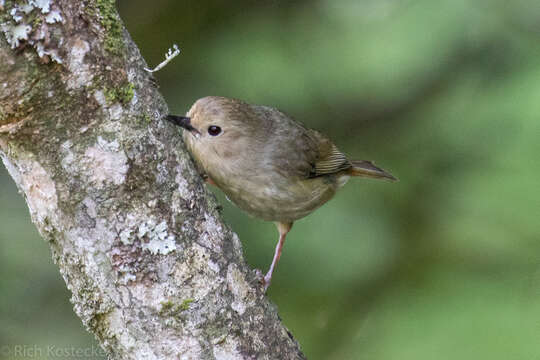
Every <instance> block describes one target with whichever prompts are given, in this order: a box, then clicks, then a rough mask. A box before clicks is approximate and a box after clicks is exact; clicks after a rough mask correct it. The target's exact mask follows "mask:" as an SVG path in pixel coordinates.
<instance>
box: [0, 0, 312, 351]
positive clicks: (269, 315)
mask: <svg viewBox="0 0 540 360" xmlns="http://www.w3.org/2000/svg"><path fill="white" fill-rule="evenodd" d="M0 23H1V27H0V32H1V34H0V64H2V65H1V68H0V156H1V158H2V160H3V162H4V164H5V166H6V168H7V169H8V171H9V173H10V174H11V176H12V177H13V179H14V181H15V182H16V184H17V186H18V188H19V189H20V191H21V193H22V195H23V196H24V197H25V199H26V202H27V204H28V207H29V210H30V214H31V217H32V221H33V222H34V223H35V225H36V227H37V228H38V230H39V232H40V234H41V235H42V236H43V237H44V238H45V239H46V240H47V241H48V242H49V244H50V247H51V251H52V255H53V258H54V260H55V262H56V263H57V264H58V266H59V269H60V272H61V274H62V276H63V278H64V279H65V281H66V284H67V286H68V288H69V290H70V291H71V292H72V302H73V304H74V309H75V312H76V313H77V315H78V316H79V317H80V318H81V319H82V321H83V323H84V325H85V326H86V327H87V328H88V329H89V330H90V331H91V332H92V333H94V334H95V335H96V337H97V339H98V341H99V342H100V343H101V345H102V346H103V347H104V349H105V350H106V351H107V352H108V354H109V355H110V357H111V358H115V359H169V358H174V359H178V358H180V359H214V358H215V359H274V358H280V359H297V358H303V355H302V353H301V351H300V350H299V346H298V344H297V343H296V342H295V341H294V340H293V339H292V336H290V333H289V332H288V331H287V330H286V328H285V327H284V326H283V325H282V324H281V323H280V320H279V318H278V315H277V311H276V309H275V307H273V306H272V305H271V304H270V303H269V302H268V301H267V300H266V298H265V296H264V294H263V292H262V288H261V286H260V284H259V283H258V279H257V276H256V275H255V273H254V272H253V271H250V269H249V268H248V267H247V265H246V264H245V262H244V260H243V257H242V248H241V244H240V241H239V239H238V237H237V236H236V235H235V234H234V233H233V232H232V231H231V230H230V229H229V228H228V227H227V226H226V225H224V224H223V222H222V220H221V218H220V215H219V212H218V210H217V208H218V205H217V203H216V201H215V199H214V198H213V197H212V195H211V194H210V193H209V192H208V191H207V190H206V189H205V187H204V185H203V183H202V181H201V179H200V177H199V176H198V174H197V172H196V171H195V169H194V167H193V164H192V161H191V159H190V157H189V155H188V153H187V152H186V150H185V147H184V144H183V143H182V141H181V138H180V136H179V134H178V132H177V131H178V130H177V129H174V128H173V127H172V126H171V125H169V124H167V123H166V122H163V121H162V120H161V119H162V118H163V117H164V115H166V114H167V106H166V104H165V102H164V100H163V98H162V97H161V95H160V94H159V93H158V91H157V88H156V86H155V84H154V82H153V81H152V79H151V75H149V74H148V73H146V72H144V71H143V68H144V66H145V64H144V61H143V59H142V58H141V56H140V54H139V52H138V49H137V48H136V46H135V45H134V44H133V42H132V41H131V39H130V38H129V35H128V34H127V32H126V31H125V30H124V29H123V25H122V23H121V21H120V19H119V17H118V15H117V13H116V10H115V9H114V2H113V1H111V0H94V1H91V0H88V1H68V0H50V1H45V0H42V1H39V2H36V1H34V0H29V1H26V2H21V1H9V0H5V1H2V2H1V3H0ZM21 29H22V30H24V31H22V33H24V34H25V35H24V36H19V35H20V34H21V32H20V31H21ZM15 30H17V31H19V32H15V33H14V31H15ZM14 34H15V35H14ZM14 36H15V38H16V39H15V40H14Z"/></svg>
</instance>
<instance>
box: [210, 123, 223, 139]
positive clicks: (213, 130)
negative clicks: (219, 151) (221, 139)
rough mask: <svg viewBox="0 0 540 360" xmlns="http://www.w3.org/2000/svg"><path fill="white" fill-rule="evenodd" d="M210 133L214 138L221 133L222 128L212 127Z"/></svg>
mask: <svg viewBox="0 0 540 360" xmlns="http://www.w3.org/2000/svg"><path fill="white" fill-rule="evenodd" d="M208 133H209V134H210V135H212V136H218V135H219V134H220V133H221V128H220V127H219V126H215V125H212V126H210V127H209V128H208Z"/></svg>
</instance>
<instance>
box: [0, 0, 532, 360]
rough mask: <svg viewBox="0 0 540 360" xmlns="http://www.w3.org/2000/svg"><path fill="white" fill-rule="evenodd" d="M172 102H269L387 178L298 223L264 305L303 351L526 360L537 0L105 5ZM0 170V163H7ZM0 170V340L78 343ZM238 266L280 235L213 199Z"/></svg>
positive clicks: (53, 278)
mask: <svg viewBox="0 0 540 360" xmlns="http://www.w3.org/2000/svg"><path fill="white" fill-rule="evenodd" d="M119 8H120V12H121V14H122V17H123V19H124V21H125V23H126V25H127V28H128V29H129V31H130V33H131V35H132V37H133V38H134V40H135V41H136V43H137V44H138V45H139V47H140V49H141V52H142V54H143V56H144V57H145V59H146V60H147V61H148V63H149V64H150V65H155V64H157V63H159V62H160V61H161V60H162V58H163V54H164V53H165V51H166V49H167V48H169V47H171V46H172V44H173V43H178V44H179V45H180V47H181V48H182V54H181V55H180V56H179V57H178V58H176V59H175V60H174V61H173V62H172V63H171V64H169V65H168V66H167V67H166V68H165V69H164V70H162V71H160V72H158V73H157V74H156V78H157V80H158V83H159V84H160V86H161V88H162V91H163V93H164V95H165V97H166V98H167V100H168V102H169V106H170V108H171V112H174V113H184V112H186V111H187V110H188V109H189V106H190V105H191V104H192V103H193V102H194V101H195V100H196V99H197V98H199V97H202V96H206V95H223V96H229V97H237V98H241V99H245V100H247V101H249V102H253V103H259V104H265V105H272V106H276V107H278V108H280V109H282V110H284V111H285V112H287V113H289V114H291V115H292V116H294V117H295V118H297V119H298V120H301V121H303V122H304V123H305V124H307V125H308V126H310V127H314V128H317V129H320V130H322V131H323V132H325V133H327V134H328V135H330V136H331V137H332V138H333V139H334V140H335V141H336V143H337V144H338V145H339V146H340V148H341V149H342V150H344V151H345V152H347V153H348V154H350V155H351V157H353V158H358V159H371V160H375V161H376V162H377V164H379V165H381V166H382V167H384V168H386V169H389V170H391V171H392V172H393V173H394V174H395V175H396V176H398V177H399V178H400V180H401V181H400V182H399V183H385V182H375V181H370V180H354V181H351V182H349V184H348V185H347V186H346V187H345V188H344V189H343V190H342V191H341V192H340V193H339V194H338V195H337V197H336V198H335V199H334V200H332V201H331V202H330V203H329V204H327V205H325V206H324V207H322V208H321V209H320V210H318V211H316V212H315V213H313V214H312V215H310V216H309V217H307V218H306V219H303V220H301V221H298V222H297V223H296V224H295V226H294V228H293V230H292V232H291V234H290V235H289V238H288V242H287V244H286V245H285V249H284V255H283V257H282V260H281V263H280V266H279V267H278V270H277V273H276V274H275V277H274V281H273V284H272V287H271V288H270V291H269V296H270V298H271V299H272V300H273V301H274V302H275V303H276V304H277V305H278V306H279V311H280V315H281V316H282V318H283V321H284V323H285V324H286V325H287V326H288V327H289V328H290V329H291V330H292V332H293V334H294V335H295V336H296V337H297V339H298V340H299V341H300V343H301V344H302V346H303V349H304V350H305V353H306V354H307V356H308V357H309V358H310V359H369V360H376V359H381V360H382V359H401V360H406V359H424V358H425V359H433V358H435V359H478V358H481V359H482V358H489V359H492V360H494V359H504V360H506V359H537V358H540V320H539V319H540V255H539V254H540V241H539V234H540V184H539V182H540V180H539V178H540V161H539V155H540V140H539V139H540V2H538V1H537V0H518V1H511V2H510V1H504V0H491V1H488V0H479V1H475V2H472V1H460V0H457V1H456V0H453V1H451V0H437V1H430V0H393V1H391V0H363V1H360V0H356V1H353V0H340V1H335V0H319V1H268V2H254V1H247V0H241V1H236V2H234V3H233V2H230V1H218V0H213V1H197V2H184V1H172V0H155V1H152V2H148V1H141V0H131V1H127V0H122V1H119ZM2 171H4V170H2ZM0 175H1V177H0V184H1V187H0V203H1V204H2V206H1V207H0V222H1V225H2V226H0V247H1V251H0V269H1V271H2V274H3V276H2V277H1V278H0V294H1V295H0V303H1V306H0V323H1V324H2V325H3V326H2V327H0V345H1V344H36V343H37V344H46V345H48V344H56V345H57V346H67V345H74V346H90V345H82V344H91V343H90V342H91V341H92V340H91V338H90V336H89V335H87V334H85V333H84V331H83V330H82V327H81V325H80V324H79V322H78V320H77V319H76V318H75V316H74V315H73V313H72V310H71V307H70V305H69V303H68V298H69V294H68V293H67V291H66V290H65V286H64V285H63V283H62V281H61V279H60V276H59V274H58V271H57V270H56V268H55V267H54V266H53V265H52V264H51V260H50V257H49V255H48V251H47V246H46V244H44V242H43V241H41V240H40V239H39V238H38V234H37V233H36V231H35V229H34V228H33V227H32V225H31V224H30V221H29V217H28V214H27V211H26V209H25V206H24V203H23V200H22V198H21V197H20V196H18V195H17V194H16V190H15V188H14V185H13V184H12V181H11V180H10V179H9V178H8V177H7V175H6V174H5V171H4V172H2V173H1V174H0ZM218 197H219V198H220V200H221V201H222V202H223V203H224V206H225V210H224V215H225V217H226V219H227V221H228V222H229V223H230V224H231V225H232V227H233V228H234V229H235V231H237V232H238V233H239V235H240V238H241V239H242V241H243V244H244V251H245V254H246V257H247V260H248V262H249V263H250V264H251V265H252V266H253V267H257V268H260V269H263V270H266V268H267V266H268V265H269V263H270V261H271V258H272V254H273V248H274V245H275V241H276V240H277V233H276V231H275V228H274V225H273V224H269V223H265V222H262V221H259V220H255V219H252V218H249V217H247V216H246V215H245V214H243V213H241V212H240V211H239V210H238V209H236V208H235V207H234V206H232V205H231V204H229V203H228V202H227V201H226V200H225V199H224V198H223V196H221V195H220V194H219V193H218Z"/></svg>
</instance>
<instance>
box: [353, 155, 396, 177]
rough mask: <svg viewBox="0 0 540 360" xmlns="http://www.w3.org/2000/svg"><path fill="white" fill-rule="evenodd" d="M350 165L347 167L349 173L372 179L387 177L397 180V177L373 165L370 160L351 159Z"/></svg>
mask: <svg viewBox="0 0 540 360" xmlns="http://www.w3.org/2000/svg"><path fill="white" fill-rule="evenodd" d="M351 165H352V167H351V168H350V169H349V175H351V176H360V177H368V178H374V179H388V180H392V181H397V180H398V179H397V178H395V177H394V176H392V175H391V174H390V173H389V172H386V171H384V170H383V169H381V168H379V167H377V166H375V164H373V163H372V162H371V161H367V160H356V161H351Z"/></svg>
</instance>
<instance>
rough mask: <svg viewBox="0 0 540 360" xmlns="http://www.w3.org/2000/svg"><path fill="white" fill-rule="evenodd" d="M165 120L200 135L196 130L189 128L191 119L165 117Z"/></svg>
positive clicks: (173, 116)
mask: <svg viewBox="0 0 540 360" xmlns="http://www.w3.org/2000/svg"><path fill="white" fill-rule="evenodd" d="M166 119H167V120H168V121H170V122H172V123H173V124H174V125H177V126H181V127H183V128H184V129H186V130H188V131H190V132H194V133H197V134H200V133H199V131H198V130H197V129H195V128H194V127H193V126H191V118H188V117H185V116H177V115H167V117H166Z"/></svg>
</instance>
